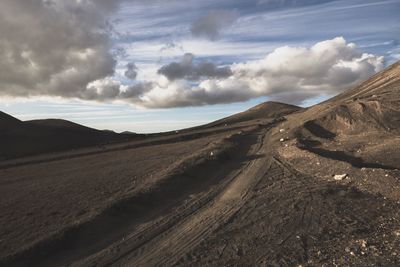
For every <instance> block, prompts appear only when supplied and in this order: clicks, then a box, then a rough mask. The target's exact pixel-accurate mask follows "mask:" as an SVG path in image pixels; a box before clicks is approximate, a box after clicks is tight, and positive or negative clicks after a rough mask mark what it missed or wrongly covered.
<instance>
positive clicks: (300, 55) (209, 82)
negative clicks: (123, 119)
mask: <svg viewBox="0 0 400 267" xmlns="http://www.w3.org/2000/svg"><path fill="white" fill-rule="evenodd" d="M383 67H384V58H383V57H381V56H376V55H372V54H366V53H362V52H360V51H359V50H358V49H357V47H356V45H355V44H353V43H347V42H346V40H345V39H344V38H343V37H337V38H334V39H332V40H326V41H323V42H319V43H316V44H315V45H313V46H312V47H310V48H305V47H289V46H284V47H280V48H277V49H276V50H275V51H273V52H272V53H270V54H268V55H267V56H266V57H265V58H263V59H260V60H254V61H248V62H245V63H239V64H233V65H232V66H231V69H232V72H233V75H232V76H230V77H228V78H220V79H206V80H203V81H201V82H200V83H199V85H198V86H191V85H190V84H189V83H188V82H185V81H182V80H181V81H178V82H177V81H172V82H170V83H168V84H167V85H165V86H162V87H161V86H156V87H155V88H152V89H149V90H148V91H147V92H146V93H145V94H143V95H142V96H141V97H140V98H138V99H135V100H134V102H135V103H136V104H138V105H141V106H145V107H150V108H157V107H162V108H166V107H178V106H201V105H208V104H217V103H232V102H239V101H246V100H249V99H251V98H255V97H259V96H269V97H271V98H272V99H277V100H280V101H284V102H289V103H294V104H299V103H301V102H302V101H304V100H306V99H309V98H311V97H314V96H318V95H330V94H336V93H339V92H341V91H343V90H344V89H346V88H350V87H352V86H355V85H356V84H357V83H360V82H361V81H363V80H365V79H367V78H368V77H369V76H371V75H373V74H374V73H376V72H378V71H380V70H382V69H383Z"/></svg>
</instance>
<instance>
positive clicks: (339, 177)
mask: <svg viewBox="0 0 400 267" xmlns="http://www.w3.org/2000/svg"><path fill="white" fill-rule="evenodd" d="M347 176H348V175H347V174H346V173H345V174H336V175H334V176H333V179H334V180H336V181H342V180H344V179H346V178H347Z"/></svg>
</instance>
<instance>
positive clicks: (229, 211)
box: [114, 135, 270, 266]
mask: <svg viewBox="0 0 400 267" xmlns="http://www.w3.org/2000/svg"><path fill="white" fill-rule="evenodd" d="M258 138H259V142H257V143H256V145H254V148H253V149H252V150H253V155H258V156H260V155H261V152H263V151H262V148H263V140H264V138H266V137H265V136H264V135H259V136H258ZM269 165H270V158H269V157H255V158H254V159H252V160H251V161H250V162H249V163H248V164H247V165H246V166H245V167H244V168H243V169H242V171H241V172H240V173H239V174H238V175H237V176H236V177H235V178H234V180H233V181H232V182H231V183H230V184H229V186H228V187H227V188H226V189H225V190H224V191H223V192H222V193H221V194H220V195H219V196H218V197H216V198H215V199H214V200H213V201H211V202H210V203H209V204H207V205H206V206H205V207H204V208H203V209H200V210H198V211H196V212H195V213H194V214H192V215H191V216H189V217H187V218H186V219H184V220H183V221H181V222H180V223H179V224H177V225H176V226H175V227H173V228H172V229H170V230H169V231H168V232H166V233H164V234H163V235H160V236H157V237H156V238H154V239H153V240H151V241H150V242H148V243H147V244H145V245H144V246H143V247H142V248H141V251H135V253H131V254H129V255H127V256H126V257H123V258H121V259H120V260H118V261H117V262H114V264H115V265H117V266H133V265H134V266H159V265H163V266H171V265H173V264H174V263H176V262H177V261H178V260H179V259H180V258H181V257H182V256H184V255H185V254H186V253H187V252H188V251H190V250H191V249H193V248H194V247H195V246H196V245H197V244H199V243H200V242H201V241H202V240H203V239H204V238H205V237H206V236H208V235H209V234H210V233H212V232H213V231H215V230H217V229H218V228H219V227H221V226H223V225H224V224H226V223H227V222H228V221H229V220H230V219H231V217H232V216H234V215H235V213H236V212H237V211H238V210H240V208H241V207H242V206H243V204H244V203H245V202H246V200H247V198H248V196H249V195H248V192H249V191H250V190H252V189H253V188H254V187H255V186H256V185H257V183H258V182H259V178H260V177H262V176H263V174H264V173H265V172H266V170H267V169H268V168H269Z"/></svg>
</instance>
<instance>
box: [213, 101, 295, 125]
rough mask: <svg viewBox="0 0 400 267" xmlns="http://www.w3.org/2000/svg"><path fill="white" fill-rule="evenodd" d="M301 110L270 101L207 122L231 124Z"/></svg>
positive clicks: (275, 116) (277, 116) (279, 115)
mask: <svg viewBox="0 0 400 267" xmlns="http://www.w3.org/2000/svg"><path fill="white" fill-rule="evenodd" d="M300 110H302V108H301V107H297V106H293V105H289V104H284V103H279V102H273V101H268V102H264V103H261V104H259V105H257V106H255V107H252V108H250V109H248V110H246V111H243V112H240V113H238V114H234V115H232V116H229V117H226V118H223V119H221V120H218V121H215V122H212V123H210V124H207V125H206V126H208V127H211V126H212V127H214V126H219V125H225V124H228V125H229V124H235V123H240V122H245V121H250V120H257V119H267V118H271V119H272V118H279V117H282V116H285V115H288V114H291V113H293V112H296V111H300Z"/></svg>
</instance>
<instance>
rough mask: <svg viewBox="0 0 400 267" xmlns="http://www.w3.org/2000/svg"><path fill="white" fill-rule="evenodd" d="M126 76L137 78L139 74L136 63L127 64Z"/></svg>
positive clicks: (132, 78)
mask: <svg viewBox="0 0 400 267" xmlns="http://www.w3.org/2000/svg"><path fill="white" fill-rule="evenodd" d="M124 74H125V77H126V78H128V79H131V80H135V79H136V76H137V67H136V65H135V63H133V62H131V63H128V64H127V65H126V70H125V73H124Z"/></svg>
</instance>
